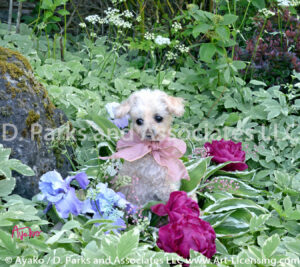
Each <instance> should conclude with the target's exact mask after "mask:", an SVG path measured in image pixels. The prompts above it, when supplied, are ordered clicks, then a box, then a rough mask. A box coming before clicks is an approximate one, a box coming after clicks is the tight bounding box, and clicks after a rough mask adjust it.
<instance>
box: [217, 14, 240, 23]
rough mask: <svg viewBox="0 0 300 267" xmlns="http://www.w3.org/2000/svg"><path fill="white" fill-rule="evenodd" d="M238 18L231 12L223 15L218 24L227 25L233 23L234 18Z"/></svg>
mask: <svg viewBox="0 0 300 267" xmlns="http://www.w3.org/2000/svg"><path fill="white" fill-rule="evenodd" d="M237 19H238V16H236V15H233V14H226V15H225V16H224V17H223V21H221V23H220V24H222V25H229V24H233V23H235V22H236V20H237Z"/></svg>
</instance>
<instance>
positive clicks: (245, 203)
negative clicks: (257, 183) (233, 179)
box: [205, 198, 267, 213]
mask: <svg viewBox="0 0 300 267" xmlns="http://www.w3.org/2000/svg"><path fill="white" fill-rule="evenodd" d="M244 208H253V209H257V210H260V211H262V212H267V210H266V209H265V208H264V207H262V206H259V205H257V204H256V203H255V202H254V201H252V200H250V199H242V198H232V199H225V200H222V201H217V202H216V203H215V204H212V205H210V206H208V207H207V208H206V209H205V211H206V212H216V213H218V212H223V211H228V210H236V209H244Z"/></svg>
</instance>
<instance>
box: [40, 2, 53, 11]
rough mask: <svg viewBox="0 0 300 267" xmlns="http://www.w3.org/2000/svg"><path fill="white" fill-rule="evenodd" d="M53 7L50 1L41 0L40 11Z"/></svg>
mask: <svg viewBox="0 0 300 267" xmlns="http://www.w3.org/2000/svg"><path fill="white" fill-rule="evenodd" d="M53 7H54V5H53V1H52V0H43V2H42V5H41V9H52V8H53Z"/></svg>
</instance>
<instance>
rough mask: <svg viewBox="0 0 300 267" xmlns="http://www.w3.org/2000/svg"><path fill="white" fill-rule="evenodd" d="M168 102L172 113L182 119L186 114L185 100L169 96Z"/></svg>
mask: <svg viewBox="0 0 300 267" xmlns="http://www.w3.org/2000/svg"><path fill="white" fill-rule="evenodd" d="M166 102H167V106H168V110H169V112H170V113H172V114H174V115H175V116H176V117H181V116H182V115H183V113H184V100H183V98H181V97H174V96H169V95H167V97H166Z"/></svg>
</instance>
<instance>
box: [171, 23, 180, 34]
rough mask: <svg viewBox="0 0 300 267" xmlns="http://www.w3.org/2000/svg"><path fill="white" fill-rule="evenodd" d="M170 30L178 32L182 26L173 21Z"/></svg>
mask: <svg viewBox="0 0 300 267" xmlns="http://www.w3.org/2000/svg"><path fill="white" fill-rule="evenodd" d="M172 28H173V29H174V32H178V31H179V30H181V29H182V26H181V24H180V23H179V22H177V21H175V22H174V23H173V25H172Z"/></svg>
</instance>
